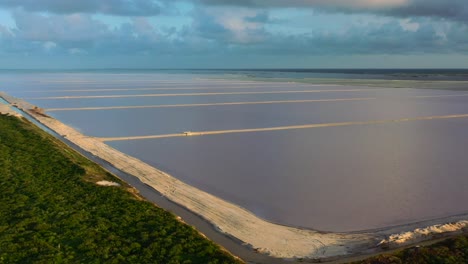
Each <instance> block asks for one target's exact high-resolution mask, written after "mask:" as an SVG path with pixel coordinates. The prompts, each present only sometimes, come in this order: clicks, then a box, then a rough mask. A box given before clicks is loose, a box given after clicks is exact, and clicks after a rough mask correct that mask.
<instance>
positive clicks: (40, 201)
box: [0, 116, 239, 263]
mask: <svg viewBox="0 0 468 264" xmlns="http://www.w3.org/2000/svg"><path fill="white" fill-rule="evenodd" d="M104 179H105V180H111V181H118V182H119V183H120V184H122V187H102V186H98V185H96V184H95V182H96V181H97V180H104ZM131 190H133V189H131V188H129V187H128V186H126V185H125V184H124V183H122V182H120V181H119V180H118V179H116V178H114V177H113V176H112V175H110V174H109V173H107V172H105V171H104V170H103V169H101V168H100V167H99V166H97V165H96V164H94V163H92V162H90V161H89V160H87V159H85V158H84V157H82V156H80V155H79V154H77V153H76V152H74V151H72V150H70V149H69V148H67V147H66V146H65V145H64V144H62V143H61V142H60V141H58V140H56V139H54V138H53V137H51V136H49V135H47V134H46V133H45V132H43V131H41V130H40V129H38V128H36V127H35V126H33V125H32V124H30V123H29V122H27V121H24V120H21V119H18V118H15V117H10V116H0V212H1V213H0V263H103V262H105V263H238V262H239V261H238V260H236V259H235V258H233V257H232V256H231V255H229V254H228V253H226V252H224V251H223V250H221V249H220V248H219V247H218V246H217V245H215V244H214V243H212V242H210V241H208V240H206V239H204V238H203V237H202V236H201V235H200V234H199V233H198V232H197V231H196V230H194V229H193V228H192V227H190V226H187V225H185V224H183V223H181V222H179V221H178V220H177V219H176V218H175V216H174V215H172V214H170V213H168V212H166V211H164V210H162V209H160V208H157V207H155V206H154V205H153V204H151V203H149V202H146V201H143V200H142V199H141V198H139V196H138V195H136V194H134V192H133V193H132V191H131Z"/></svg>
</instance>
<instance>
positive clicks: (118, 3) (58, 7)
mask: <svg viewBox="0 0 468 264" xmlns="http://www.w3.org/2000/svg"><path fill="white" fill-rule="evenodd" d="M163 5H164V3H163V2H161V1H154V0H0V7H9V8H23V9H25V10H27V11H43V12H51V13H56V14H73V13H102V14H111V15H119V16H152V15H157V14H159V13H161V11H162V6H163Z"/></svg>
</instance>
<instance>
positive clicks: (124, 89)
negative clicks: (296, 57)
mask: <svg viewBox="0 0 468 264" xmlns="http://www.w3.org/2000/svg"><path fill="white" fill-rule="evenodd" d="M316 86H320V87H321V85H312V86H311V87H316ZM266 88H288V87H285V86H284V85H277V86H272V85H268V86H223V87H219V86H213V87H194V86H193V85H191V87H172V88H171V87H144V88H109V89H105V88H100V89H70V90H38V91H24V92H25V93H50V92H60V93H78V92H121V91H124V92H125V91H173V90H174V91H175V90H229V89H233V90H234V89H266ZM291 88H298V87H297V86H292V87H291ZM301 88H306V87H304V86H301Z"/></svg>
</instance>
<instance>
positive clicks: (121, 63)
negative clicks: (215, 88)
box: [0, 0, 468, 68]
mask: <svg viewBox="0 0 468 264" xmlns="http://www.w3.org/2000/svg"><path fill="white" fill-rule="evenodd" d="M108 67H114V68H115V67H117V68H375V67H378V68H395V67H397V68H415V67H419V68H460V67H461V68H468V1H467V0H79V1H78V0H0V68H108Z"/></svg>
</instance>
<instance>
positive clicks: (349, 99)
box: [46, 97, 376, 112]
mask: <svg viewBox="0 0 468 264" xmlns="http://www.w3.org/2000/svg"><path fill="white" fill-rule="evenodd" d="M375 99H376V98H374V97H368V98H341V99H315V100H281V101H254V102H225V103H206V104H167V105H132V106H102V107H99V106H98V107H68V108H48V109H46V111H47V112H55V111H86V110H116V109H142V108H175V107H197V106H223V105H224V106H225V105H257V104H295V103H314V102H346V101H366V100H375Z"/></svg>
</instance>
